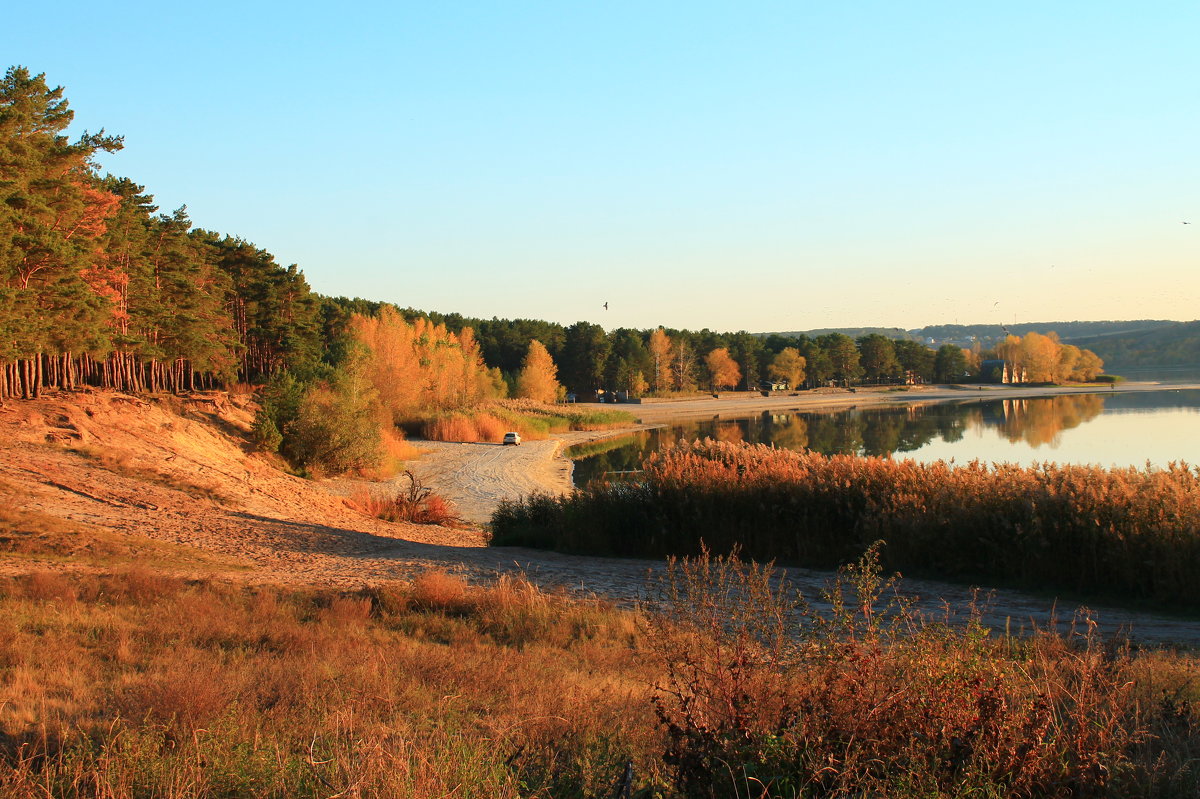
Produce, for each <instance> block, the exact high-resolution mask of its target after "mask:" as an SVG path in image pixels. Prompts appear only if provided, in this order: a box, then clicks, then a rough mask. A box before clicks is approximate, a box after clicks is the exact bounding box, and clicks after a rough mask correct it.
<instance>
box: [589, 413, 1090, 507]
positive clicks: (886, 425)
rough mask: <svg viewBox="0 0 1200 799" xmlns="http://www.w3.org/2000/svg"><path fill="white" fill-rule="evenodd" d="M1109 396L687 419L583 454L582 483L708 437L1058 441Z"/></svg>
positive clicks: (790, 445)
mask: <svg viewBox="0 0 1200 799" xmlns="http://www.w3.org/2000/svg"><path fill="white" fill-rule="evenodd" d="M1106 399H1107V397H1106V396H1105V395H1102V394H1073V395H1067V396H1058V397H1038V398H1034V399H1006V400H985V401H973V402H964V403H958V404H956V403H942V404H930V405H907V406H904V407H882V408H851V409H848V410H841V411H832V412H828V411H826V412H820V413H817V412H812V413H801V412H800V411H796V410H791V411H765V412H763V413H761V414H757V415H755V416H752V417H743V418H721V417H717V416H713V417H710V418H701V419H689V420H680V421H677V422H675V423H673V424H671V425H670V426H668V427H665V428H663V429H661V430H656V431H652V432H651V433H648V434H641V435H638V436H636V437H632V438H626V439H624V440H623V442H622V443H621V444H619V445H617V444H614V445H612V447H611V448H604V449H606V451H603V452H597V453H596V454H594V455H591V456H590V457H587V458H584V459H582V460H578V461H577V462H576V481H575V482H576V484H577V485H582V484H583V483H584V482H586V480H587V479H590V478H591V477H594V476H599V475H602V474H604V473H605V472H618V471H629V470H633V469H638V468H640V465H641V461H642V458H643V457H644V456H645V455H647V454H649V453H650V452H653V451H655V450H657V449H659V448H660V447H663V446H669V445H672V444H675V443H677V442H679V441H681V440H684V441H695V440H697V439H703V438H715V439H717V440H719V441H745V442H747V443H751V444H771V445H773V446H776V447H782V448H784V449H793V450H805V449H809V450H813V451H816V452H820V453H822V454H825V455H836V454H842V455H872V456H888V455H891V454H893V453H897V452H915V451H916V450H919V449H921V448H922V447H925V446H927V445H928V444H930V443H931V442H933V441H935V440H937V439H940V440H942V441H945V442H950V443H953V442H956V441H959V440H961V439H962V438H963V436H964V434H965V433H966V431H968V430H982V429H988V428H990V429H995V430H997V431H998V432H999V434H1000V435H1001V436H1003V437H1004V438H1006V439H1008V440H1009V441H1013V442H1024V443H1026V444H1028V445H1029V446H1031V447H1039V446H1042V445H1044V444H1048V445H1051V446H1053V445H1055V444H1056V443H1057V442H1058V439H1059V435H1060V434H1061V433H1062V431H1063V430H1068V429H1070V428H1073V427H1078V426H1079V425H1081V424H1083V423H1085V422H1088V421H1090V420H1092V419H1095V418H1096V417H1097V416H1099V415H1100V414H1101V412H1103V410H1104V402H1105V400H1106ZM573 457H575V455H574V454H573Z"/></svg>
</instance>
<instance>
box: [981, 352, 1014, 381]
mask: <svg viewBox="0 0 1200 799" xmlns="http://www.w3.org/2000/svg"><path fill="white" fill-rule="evenodd" d="M979 379H980V381H982V382H984V383H1024V382H1025V367H1024V366H1019V365H1017V364H1015V363H1011V362H1009V361H1006V360H1004V359H1002V358H993V359H990V360H987V361H984V362H983V363H982V364H980V367H979Z"/></svg>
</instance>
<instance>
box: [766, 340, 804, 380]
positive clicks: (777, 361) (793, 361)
mask: <svg viewBox="0 0 1200 799" xmlns="http://www.w3.org/2000/svg"><path fill="white" fill-rule="evenodd" d="M807 365H808V361H806V360H805V358H804V356H803V355H801V354H800V350H798V349H796V348H795V347H784V348H783V349H782V350H780V352H779V354H777V355H776V356H775V357H774V358H773V359H772V360H771V365H770V366H768V367H767V374H769V375H770V376H771V379H772V380H783V381H785V382H786V383H787V384H788V387H789V388H798V387H799V386H800V384H801V383H803V382H804V367H806V366H807Z"/></svg>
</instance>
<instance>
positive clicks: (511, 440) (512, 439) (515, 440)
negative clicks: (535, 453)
mask: <svg viewBox="0 0 1200 799" xmlns="http://www.w3.org/2000/svg"><path fill="white" fill-rule="evenodd" d="M509 444H512V445H513V446H516V447H519V446H521V434H520V433H505V434H504V446H506V447H507V446H508V445H509Z"/></svg>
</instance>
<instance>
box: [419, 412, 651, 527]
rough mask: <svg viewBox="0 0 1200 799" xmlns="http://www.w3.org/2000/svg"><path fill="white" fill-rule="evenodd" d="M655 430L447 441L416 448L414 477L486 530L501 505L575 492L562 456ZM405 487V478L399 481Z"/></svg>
mask: <svg viewBox="0 0 1200 799" xmlns="http://www.w3.org/2000/svg"><path fill="white" fill-rule="evenodd" d="M650 426H652V425H637V426H634V427H629V428H622V429H620V430H612V431H598V432H575V433H561V434H558V435H556V436H554V437H553V438H550V439H546V440H542V441H529V440H526V441H524V442H523V443H522V444H521V445H520V446H517V447H514V446H508V447H506V446H503V445H500V444H488V443H472V444H457V443H447V442H444V441H416V442H413V443H414V444H416V446H418V447H419V448H420V449H422V450H425V451H426V452H425V454H424V455H422V456H421V458H420V459H419V460H416V461H413V462H411V463H410V464H409V468H410V469H411V470H412V472H413V474H415V475H416V476H417V478H418V479H419V480H420V481H421V482H422V483H424V484H426V485H429V486H431V487H433V488H434V490H436V491H437V493H439V494H441V495H442V496H443V497H445V498H446V499H449V500H450V501H451V502H452V503H454V506H455V507H456V508H457V509H458V511H459V514H460V515H461V516H462V517H463V518H464V519H466V520H468V521H471V522H474V523H476V524H484V523H486V522H487V521H489V520H490V519H491V518H492V511H494V510H495V509H496V506H497V505H499V504H500V502H501V501H502V500H506V499H518V498H519V497H523V496H526V495H528V494H532V493H534V492H535V491H540V492H543V493H551V494H564V493H567V492H569V491H570V490H571V488H572V483H571V470H572V464H571V461H570V460H569V459H568V458H566V457H565V456H563V455H562V451H563V450H564V449H566V448H567V447H570V446H572V445H574V444H582V443H586V442H588V441H596V440H598V439H601V438H608V437H611V436H619V435H624V434H626V433H629V432H631V431H633V430H642V429H646V428H647V427H650ZM398 479H399V480H400V481H402V482H403V481H405V479H404V478H398Z"/></svg>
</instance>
